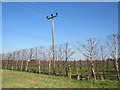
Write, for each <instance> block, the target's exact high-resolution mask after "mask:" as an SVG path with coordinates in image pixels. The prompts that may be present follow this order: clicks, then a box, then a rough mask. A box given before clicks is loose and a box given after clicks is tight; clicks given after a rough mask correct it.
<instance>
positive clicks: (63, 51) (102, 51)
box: [0, 34, 120, 80]
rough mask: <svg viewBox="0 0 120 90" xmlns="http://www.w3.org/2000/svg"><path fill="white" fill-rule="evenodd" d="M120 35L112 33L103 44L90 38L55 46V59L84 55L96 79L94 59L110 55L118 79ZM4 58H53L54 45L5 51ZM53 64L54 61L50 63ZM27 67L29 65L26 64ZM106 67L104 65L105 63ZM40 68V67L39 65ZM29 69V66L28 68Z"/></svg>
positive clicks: (2, 55) (119, 76) (67, 58)
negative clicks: (73, 45)
mask: <svg viewBox="0 0 120 90" xmlns="http://www.w3.org/2000/svg"><path fill="white" fill-rule="evenodd" d="M119 42H120V35H119V34H112V35H109V36H107V41H106V42H105V44H103V45H102V44H101V43H100V40H98V39H97V38H90V39H88V40H87V43H86V44H82V43H81V42H77V43H76V45H75V47H73V48H74V49H73V48H71V47H69V43H65V44H61V45H56V46H55V60H56V61H68V60H70V58H71V57H72V58H74V57H73V55H74V54H76V53H77V51H78V55H81V54H82V55H83V56H84V57H85V58H86V60H88V61H89V62H90V66H91V72H92V76H93V77H94V79H96V71H95V69H94V64H93V61H95V60H105V59H107V58H108V57H109V58H111V59H114V61H115V62H114V68H115V69H116V72H117V76H118V80H120V74H119V69H120V63H119V61H118V60H119V58H120V56H119V51H120V50H119V49H120V47H119V45H120V43H119ZM0 56H1V57H2V60H27V61H28V60H39V62H38V63H40V60H52V47H51V46H50V47H49V48H45V47H42V46H39V47H34V48H29V49H22V50H18V51H14V52H8V53H3V54H1V55H0ZM50 64H52V63H50ZM26 67H27V66H26ZM103 67H104V65H103ZM39 68H40V67H39ZM26 69H27V68H26Z"/></svg>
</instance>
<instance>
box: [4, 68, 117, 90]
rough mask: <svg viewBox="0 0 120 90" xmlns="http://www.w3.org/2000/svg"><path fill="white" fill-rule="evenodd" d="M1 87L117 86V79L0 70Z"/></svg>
mask: <svg viewBox="0 0 120 90" xmlns="http://www.w3.org/2000/svg"><path fill="white" fill-rule="evenodd" d="M2 75H3V77H2V84H3V85H2V87H3V88H118V87H119V84H118V81H97V80H82V81H80V80H76V79H69V78H67V77H58V76H50V75H43V74H34V73H27V72H19V71H12V70H2Z"/></svg>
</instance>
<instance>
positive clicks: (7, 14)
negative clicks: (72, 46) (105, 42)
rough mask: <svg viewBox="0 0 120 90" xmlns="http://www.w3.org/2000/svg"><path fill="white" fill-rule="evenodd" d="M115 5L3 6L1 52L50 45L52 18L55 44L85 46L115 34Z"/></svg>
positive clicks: (49, 4)
mask: <svg viewBox="0 0 120 90" xmlns="http://www.w3.org/2000/svg"><path fill="white" fill-rule="evenodd" d="M117 4H118V3H117V2H106V3H105V2H103V3H102V2H96V3H93V2H89V3H88V2H85V3H84V2H79V3H73V2H72V3H68V2H66V3H65V2H64V3H62V2H61V3H53V2H50V3H49V2H46V3H42V2H37V3H28V2H27V3H19V2H18V3H3V6H2V9H3V12H2V15H3V18H2V19H3V22H2V27H3V29H2V34H3V52H9V51H14V50H18V49H24V48H32V47H35V46H50V45H51V20H47V19H46V16H50V14H51V13H53V14H55V13H56V12H58V13H59V15H58V17H56V18H55V44H62V43H65V42H69V43H75V42H76V41H81V42H82V43H84V42H85V40H86V39H89V38H91V37H98V38H99V37H100V38H101V37H102V38H105V37H106V36H107V35H109V34H113V33H117V32H118V6H117Z"/></svg>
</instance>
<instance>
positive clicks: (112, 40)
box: [107, 34, 120, 80]
mask: <svg viewBox="0 0 120 90" xmlns="http://www.w3.org/2000/svg"><path fill="white" fill-rule="evenodd" d="M107 39H108V40H109V41H108V42H107V46H108V50H109V52H110V56H111V57H112V58H113V59H114V60H115V69H116V72H117V76H118V80H120V74H119V67H118V48H119V46H118V42H119V41H120V36H119V35H118V34H112V35H109V36H107Z"/></svg>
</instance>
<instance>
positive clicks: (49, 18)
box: [46, 13, 58, 20]
mask: <svg viewBox="0 0 120 90" xmlns="http://www.w3.org/2000/svg"><path fill="white" fill-rule="evenodd" d="M57 16H58V13H56V15H55V16H53V14H51V17H48V16H46V18H47V19H48V20H49V19H53V18H55V17H57Z"/></svg>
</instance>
